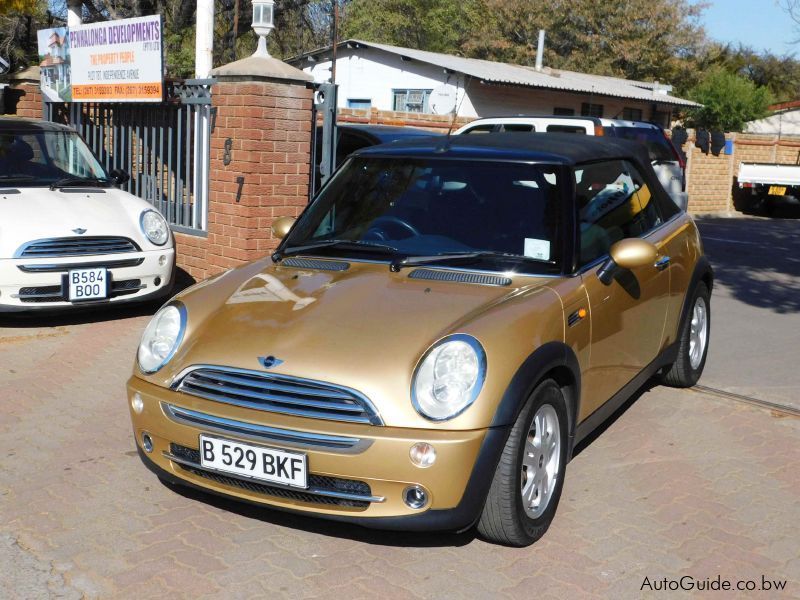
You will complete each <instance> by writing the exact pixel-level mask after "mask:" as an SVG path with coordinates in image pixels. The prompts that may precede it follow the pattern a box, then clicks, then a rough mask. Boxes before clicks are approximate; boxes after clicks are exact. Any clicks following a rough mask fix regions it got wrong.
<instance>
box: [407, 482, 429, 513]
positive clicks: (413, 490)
mask: <svg viewBox="0 0 800 600" xmlns="http://www.w3.org/2000/svg"><path fill="white" fill-rule="evenodd" d="M403 502H405V503H406V506H408V508H413V509H414V510H419V509H420V508H423V507H424V506H425V505H426V504H427V503H428V494H427V493H425V490H423V489H422V488H421V487H420V486H418V485H410V486H408V487H407V488H406V489H404V490H403Z"/></svg>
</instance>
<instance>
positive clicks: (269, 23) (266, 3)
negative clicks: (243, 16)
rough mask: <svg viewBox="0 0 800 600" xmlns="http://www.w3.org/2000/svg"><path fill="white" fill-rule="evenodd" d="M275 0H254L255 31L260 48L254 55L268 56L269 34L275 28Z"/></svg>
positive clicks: (253, 25)
mask: <svg viewBox="0 0 800 600" xmlns="http://www.w3.org/2000/svg"><path fill="white" fill-rule="evenodd" d="M274 9H275V0H253V24H252V27H253V31H255V32H256V35H257V36H258V48H256V52H255V54H253V56H264V57H268V56H269V52H268V51H267V36H268V35H269V33H270V31H272V30H273V29H274V28H275V24H274V19H273V17H274Z"/></svg>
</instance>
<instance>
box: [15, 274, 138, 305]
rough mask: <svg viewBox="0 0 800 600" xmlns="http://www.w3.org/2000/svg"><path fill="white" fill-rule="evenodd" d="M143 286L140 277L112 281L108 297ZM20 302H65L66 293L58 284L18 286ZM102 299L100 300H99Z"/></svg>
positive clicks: (123, 294)
mask: <svg viewBox="0 0 800 600" xmlns="http://www.w3.org/2000/svg"><path fill="white" fill-rule="evenodd" d="M142 288H144V286H143V285H142V280H141V279H126V280H124V281H112V282H111V293H110V294H109V297H110V298H116V297H117V296H126V295H128V294H135V293H136V292H138V291H139V290H140V289H142ZM17 297H18V298H19V300H20V302H27V303H41V302H66V301H67V293H66V292H65V291H64V288H63V287H62V286H60V285H45V286H37V287H23V288H19V293H18V294H17ZM101 301H102V300H101Z"/></svg>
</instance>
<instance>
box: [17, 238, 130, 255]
mask: <svg viewBox="0 0 800 600" xmlns="http://www.w3.org/2000/svg"><path fill="white" fill-rule="evenodd" d="M125 252H141V248H139V246H137V245H136V243H135V242H134V241H133V240H131V239H128V238H125V237H115V236H89V237H82V236H81V237H78V236H75V237H63V238H47V239H42V240H33V241H31V242H27V243H25V244H23V245H22V246H21V247H20V248H19V250H17V252H16V253H15V254H14V258H56V257H62V256H92V255H99V254H122V253H125Z"/></svg>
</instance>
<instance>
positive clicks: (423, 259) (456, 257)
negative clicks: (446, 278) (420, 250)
mask: <svg viewBox="0 0 800 600" xmlns="http://www.w3.org/2000/svg"><path fill="white" fill-rule="evenodd" d="M497 256H506V255H504V254H501V253H499V252H491V251H489V250H480V251H476V252H442V253H441V254H432V255H430V256H404V257H403V258H399V259H397V260H394V261H392V264H391V265H390V266H389V268H390V269H391V270H392V271H393V272H394V273H397V272H398V271H399V270H400V269H402V268H403V267H414V266H417V265H430V264H435V263H440V262H452V261H456V262H468V263H470V262H474V261H475V260H477V259H480V258H485V257H497ZM508 256H511V255H508Z"/></svg>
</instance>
